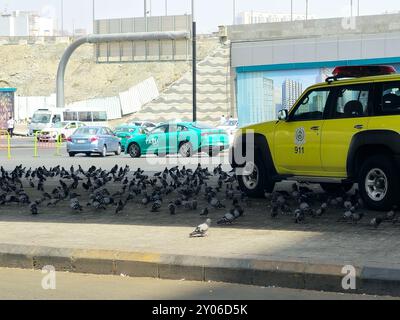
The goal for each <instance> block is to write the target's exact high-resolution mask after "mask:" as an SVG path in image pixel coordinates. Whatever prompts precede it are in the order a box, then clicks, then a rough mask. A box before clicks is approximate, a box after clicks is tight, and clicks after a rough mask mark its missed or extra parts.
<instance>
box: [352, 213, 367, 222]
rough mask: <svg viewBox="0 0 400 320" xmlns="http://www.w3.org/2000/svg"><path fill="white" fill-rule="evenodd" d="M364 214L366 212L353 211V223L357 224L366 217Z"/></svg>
mask: <svg viewBox="0 0 400 320" xmlns="http://www.w3.org/2000/svg"><path fill="white" fill-rule="evenodd" d="M364 216H365V215H364V213H353V214H352V216H351V221H352V222H353V224H357V223H359V222H360V221H361V220H362V219H363V218H364Z"/></svg>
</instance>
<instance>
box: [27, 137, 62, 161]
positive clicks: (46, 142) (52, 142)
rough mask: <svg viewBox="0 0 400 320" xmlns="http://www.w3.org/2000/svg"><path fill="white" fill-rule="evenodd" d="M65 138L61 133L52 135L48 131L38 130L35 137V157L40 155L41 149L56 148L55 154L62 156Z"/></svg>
mask: <svg viewBox="0 0 400 320" xmlns="http://www.w3.org/2000/svg"><path fill="white" fill-rule="evenodd" d="M64 140H65V138H63V136H62V135H61V134H57V136H56V137H52V136H51V135H50V133H48V132H47V131H36V132H35V134H34V138H33V157H34V158H38V157H39V150H41V149H54V150H55V154H54V155H55V156H57V157H59V156H61V153H60V151H61V148H62V144H63V142H64Z"/></svg>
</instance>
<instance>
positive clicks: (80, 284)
mask: <svg viewBox="0 0 400 320" xmlns="http://www.w3.org/2000/svg"><path fill="white" fill-rule="evenodd" d="M45 276H46V275H44V274H42V273H41V271H31V270H19V269H0V299H1V300H6V299H7V300H10V299H11V300H36V299H40V300H43V299H46V300H47V299H49V300H55V299H56V300H65V299H74V300H87V299H91V300H225V301H226V300H231V301H232V300H233V301H237V300H360V299H362V300H374V299H379V300H383V299H391V298H388V297H387V298H386V297H373V296H359V295H343V294H335V293H322V292H314V291H301V290H290V289H280V288H259V287H252V286H242V285H233V284H221V283H202V282H189V281H168V280H157V279H145V278H127V277H123V276H120V277H117V276H94V275H82V274H70V273H61V272H57V273H56V275H55V287H56V289H55V290H44V289H43V287H42V280H43V277H45ZM49 283H50V282H47V284H49Z"/></svg>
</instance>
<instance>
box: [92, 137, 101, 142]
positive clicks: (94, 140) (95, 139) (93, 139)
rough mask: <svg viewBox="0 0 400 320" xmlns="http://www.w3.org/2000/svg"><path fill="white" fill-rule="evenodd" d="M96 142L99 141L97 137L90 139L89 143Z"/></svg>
mask: <svg viewBox="0 0 400 320" xmlns="http://www.w3.org/2000/svg"><path fill="white" fill-rule="evenodd" d="M96 141H99V137H92V138H90V142H96Z"/></svg>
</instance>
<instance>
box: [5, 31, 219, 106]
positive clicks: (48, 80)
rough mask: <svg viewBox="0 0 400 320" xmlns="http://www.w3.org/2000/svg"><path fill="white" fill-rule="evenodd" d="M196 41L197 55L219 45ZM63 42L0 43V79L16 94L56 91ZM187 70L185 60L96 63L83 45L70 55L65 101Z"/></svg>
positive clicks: (161, 82) (168, 78) (160, 81)
mask: <svg viewBox="0 0 400 320" xmlns="http://www.w3.org/2000/svg"><path fill="white" fill-rule="evenodd" d="M198 43H199V59H202V58H204V57H205V56H207V54H208V53H209V52H211V51H212V50H214V49H215V48H216V47H217V46H218V41H217V40H216V39H204V40H201V41H199V42H198ZM66 46H67V45H65V44H47V45H2V46H0V63H1V67H0V80H4V81H7V82H9V83H10V85H11V86H13V87H16V88H17V89H18V91H17V95H19V96H48V95H50V94H52V93H55V88H56V82H55V78H56V73H57V67H58V63H59V60H60V57H61V56H62V54H63V52H64V50H65V48H66ZM188 70H190V63H187V62H177V63H170V62H162V63H122V64H117V63H114V64H97V63H95V61H94V59H93V46H92V45H85V46H82V47H81V48H79V49H78V50H77V51H76V52H75V53H74V55H73V56H72V58H71V60H70V62H69V64H68V67H67V72H66V82H65V84H66V90H65V93H66V103H70V102H74V101H79V100H84V99H90V98H96V97H107V96H115V95H117V94H118V93H119V92H121V91H125V90H127V89H128V88H130V87H131V86H133V85H135V84H137V83H139V82H141V81H143V80H145V79H147V78H149V77H151V76H153V77H154V78H155V79H156V82H157V85H158V88H159V89H160V91H162V90H163V89H164V88H165V87H166V86H168V85H169V84H171V83H172V82H174V81H176V80H177V79H179V78H180V77H181V76H182V75H183V74H184V73H185V72H186V71H188Z"/></svg>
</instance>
